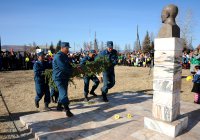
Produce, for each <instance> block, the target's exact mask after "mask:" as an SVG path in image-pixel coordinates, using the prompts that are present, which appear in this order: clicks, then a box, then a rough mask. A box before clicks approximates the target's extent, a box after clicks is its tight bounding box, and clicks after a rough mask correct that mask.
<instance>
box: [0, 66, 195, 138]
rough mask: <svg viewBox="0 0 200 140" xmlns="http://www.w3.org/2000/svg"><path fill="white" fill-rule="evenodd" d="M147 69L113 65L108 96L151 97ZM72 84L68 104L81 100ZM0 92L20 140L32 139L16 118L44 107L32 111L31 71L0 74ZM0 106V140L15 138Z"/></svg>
mask: <svg viewBox="0 0 200 140" xmlns="http://www.w3.org/2000/svg"><path fill="white" fill-rule="evenodd" d="M149 70H150V69H149V68H141V67H127V66H117V67H116V69H115V73H116V85H115V86H114V87H113V88H112V89H111V90H109V94H112V93H116V92H118V93H120V92H126V91H131V92H142V93H147V94H152V93H153V91H152V71H153V70H151V71H150V75H149ZM189 74H190V72H189V70H183V72H182V88H181V100H182V101H187V102H193V94H192V93H191V88H192V82H191V81H186V79H185V78H186V76H188V75H189ZM74 82H75V83H76V88H75V86H74V85H71V86H69V90H68V91H69V97H70V100H71V101H72V102H74V101H77V100H82V99H83V80H82V79H74ZM101 87H102V83H101V84H100V85H99V87H98V89H97V90H96V93H97V94H98V95H101V92H100V88H101ZM0 90H1V92H2V94H3V97H4V99H5V101H6V104H7V106H8V108H9V110H10V112H11V113H12V116H13V119H14V120H15V123H16V124H17V127H18V128H19V130H20V133H21V137H22V138H23V139H30V138H33V136H32V135H31V134H30V132H29V131H28V130H26V129H25V127H24V126H22V125H21V124H20V122H19V117H20V116H23V115H26V114H31V113H35V112H39V111H41V110H42V108H43V107H44V105H43V101H42V100H41V101H40V109H36V108H35V106H34V96H35V84H34V80H33V71H32V70H29V71H8V72H0ZM99 98H101V96H99ZM108 98H109V97H108ZM55 105H56V104H53V103H51V105H50V106H51V107H52V106H55ZM0 106H1V107H0V139H14V138H18V136H17V132H16V129H15V128H14V126H13V124H12V122H11V121H10V118H9V115H8V113H7V111H6V108H5V106H4V104H3V101H2V99H0ZM22 138H18V139H22Z"/></svg>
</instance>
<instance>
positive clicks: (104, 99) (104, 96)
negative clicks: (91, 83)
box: [102, 94, 108, 102]
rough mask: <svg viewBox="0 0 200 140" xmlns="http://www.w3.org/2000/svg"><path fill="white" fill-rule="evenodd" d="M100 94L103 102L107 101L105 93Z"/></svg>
mask: <svg viewBox="0 0 200 140" xmlns="http://www.w3.org/2000/svg"><path fill="white" fill-rule="evenodd" d="M102 96H103V101H104V102H108V99H107V95H106V94H102Z"/></svg>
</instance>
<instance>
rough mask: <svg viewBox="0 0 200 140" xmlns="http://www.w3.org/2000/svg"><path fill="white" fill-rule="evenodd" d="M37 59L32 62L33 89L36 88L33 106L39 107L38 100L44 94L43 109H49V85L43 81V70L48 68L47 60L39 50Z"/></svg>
mask: <svg viewBox="0 0 200 140" xmlns="http://www.w3.org/2000/svg"><path fill="white" fill-rule="evenodd" d="M37 56H38V60H37V61H36V62H35V63H34V66H33V71H34V80H35V89H36V97H35V106H36V107H37V108H39V101H40V100H41V99H42V97H43V96H44V103H45V108H44V109H45V110H46V111H49V110H51V109H50V108H49V106H48V105H49V103H50V92H49V85H48V83H46V82H45V76H44V72H45V69H47V68H49V65H48V62H45V61H44V53H43V52H39V53H38V54H37Z"/></svg>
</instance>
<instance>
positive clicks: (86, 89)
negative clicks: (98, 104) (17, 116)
mask: <svg viewBox="0 0 200 140" xmlns="http://www.w3.org/2000/svg"><path fill="white" fill-rule="evenodd" d="M95 55H96V51H95V50H90V51H89V54H88V56H85V57H84V58H83V59H82V60H81V62H80V65H85V64H86V62H87V61H89V62H91V61H94V57H95ZM83 79H84V97H85V101H89V98H88V93H89V84H90V80H92V81H93V83H94V85H93V86H92V89H91V90H90V94H91V95H93V96H94V97H97V95H96V94H95V92H94V91H95V90H96V88H97V87H98V85H99V83H100V81H99V79H98V78H97V76H96V75H92V76H88V75H85V76H84V77H83Z"/></svg>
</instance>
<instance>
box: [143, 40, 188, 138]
mask: <svg viewBox="0 0 200 140" xmlns="http://www.w3.org/2000/svg"><path fill="white" fill-rule="evenodd" d="M182 46H183V40H182V39H180V38H174V37H172V38H158V39H155V53H154V64H155V65H154V72H153V90H154V92H153V93H154V95H153V105H152V107H153V109H152V116H153V118H145V119H144V126H145V127H146V128H149V129H151V130H155V131H158V132H160V133H163V134H166V135H168V136H171V137H175V136H177V135H178V134H180V133H181V131H182V130H183V129H185V128H186V127H187V123H188V118H187V117H184V118H181V117H180V90H181V73H182V66H181V61H182V49H183V47H182ZM177 118H181V119H178V120H177Z"/></svg>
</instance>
